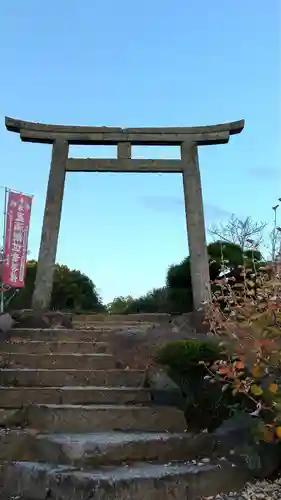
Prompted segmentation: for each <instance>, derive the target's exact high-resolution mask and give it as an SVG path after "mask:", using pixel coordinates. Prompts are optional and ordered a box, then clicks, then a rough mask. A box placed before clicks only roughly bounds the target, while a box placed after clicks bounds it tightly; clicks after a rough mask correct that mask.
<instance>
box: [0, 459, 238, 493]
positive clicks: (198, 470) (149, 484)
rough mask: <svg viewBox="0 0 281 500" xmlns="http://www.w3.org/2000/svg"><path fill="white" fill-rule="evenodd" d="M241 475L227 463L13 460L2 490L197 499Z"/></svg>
mask: <svg viewBox="0 0 281 500" xmlns="http://www.w3.org/2000/svg"><path fill="white" fill-rule="evenodd" d="M243 479H244V478H243ZM244 480H245V479H244ZM244 480H243V482H242V474H241V471H240V470H239V471H238V470H236V468H234V467H232V464H231V463H228V462H223V463H207V464H205V463H202V462H200V463H199V464H194V463H190V462H189V463H173V464H170V463H168V464H151V463H136V464H134V465H129V466H124V465H123V466H106V467H99V468H98V469H78V468H77V467H73V466H62V465H57V466H54V465H51V464H46V463H38V462H15V463H14V464H12V465H11V466H9V467H7V470H6V472H5V489H4V491H5V492H6V494H7V495H8V494H10V495H11V494H14V495H16V494H21V495H22V496H23V497H24V496H25V497H28V498H32V499H34V500H44V499H45V498H46V492H48V494H49V496H50V498H65V499H66V498H71V500H81V499H82V498H86V497H87V498H89V499H90V498H97V499H98V498H99V499H103V498H104V499H105V498H110V500H123V499H124V500H127V499H128V498H134V499H135V500H168V499H171V498H174V499H175V500H186V499H188V500H197V499H199V498H200V497H202V496H205V495H208V496H210V495H214V494H216V493H217V492H218V491H220V492H224V491H229V489H231V487H232V485H233V482H234V481H235V484H236V487H237V486H238V485H239V482H240V483H241V486H242V485H243V484H244ZM39 485H40V486H39ZM38 487H39V488H38ZM87 495H88V496H87ZM106 495H108V496H106Z"/></svg>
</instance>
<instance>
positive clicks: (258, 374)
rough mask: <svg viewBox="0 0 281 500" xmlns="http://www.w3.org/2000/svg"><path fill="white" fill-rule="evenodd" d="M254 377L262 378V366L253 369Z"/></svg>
mask: <svg viewBox="0 0 281 500" xmlns="http://www.w3.org/2000/svg"><path fill="white" fill-rule="evenodd" d="M252 375H253V377H256V378H258V377H261V376H262V369H261V366H260V365H255V366H254V367H253V369H252Z"/></svg>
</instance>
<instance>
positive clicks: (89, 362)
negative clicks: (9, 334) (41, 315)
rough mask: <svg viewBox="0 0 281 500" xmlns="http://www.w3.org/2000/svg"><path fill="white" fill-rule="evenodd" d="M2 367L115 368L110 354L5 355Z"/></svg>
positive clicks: (2, 359)
mask: <svg viewBox="0 0 281 500" xmlns="http://www.w3.org/2000/svg"><path fill="white" fill-rule="evenodd" d="M0 365H1V366H2V367H3V366H5V367H7V368H24V367H26V366H28V367H29V368H31V369H49V370H51V369H60V370H71V369H73V368H74V369H76V370H106V369H114V368H115V367H116V362H115V358H114V357H113V356H112V355H111V354H76V353H75V354H74V353H72V354H15V353H13V354H7V353H3V354H2V355H1V364H0Z"/></svg>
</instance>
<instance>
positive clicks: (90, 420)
mask: <svg viewBox="0 0 281 500" xmlns="http://www.w3.org/2000/svg"><path fill="white" fill-rule="evenodd" d="M27 421H28V427H30V428H35V429H40V430H42V431H46V432H63V433H64V432H84V433H87V432H104V431H110V430H112V431H144V432H149V431H156V432H165V431H167V432H184V431H185V429H186V422H185V418H184V414H183V412H182V411H180V410H178V409H176V408H168V407H167V408H165V407H157V406H121V405H118V406H117V405H88V406H82V405H45V406H39V405H38V406H37V405H33V406H30V407H29V408H28V410H27Z"/></svg>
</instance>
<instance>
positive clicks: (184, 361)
mask: <svg viewBox="0 0 281 500" xmlns="http://www.w3.org/2000/svg"><path fill="white" fill-rule="evenodd" d="M218 358H221V359H223V358H224V352H223V350H222V348H221V347H220V346H219V345H218V343H217V342H213V341H199V340H181V341H174V342H169V343H167V344H165V345H164V346H162V347H161V348H160V349H159V351H158V354H157V356H156V361H157V362H158V363H159V364H161V365H163V366H165V368H166V370H167V373H168V374H169V376H170V377H171V378H172V380H174V382H176V383H177V384H178V386H179V387H180V389H181V391H182V394H183V396H184V398H185V401H186V409H185V416H186V420H187V423H188V427H189V429H192V430H195V431H199V430H202V429H206V428H207V429H208V430H213V429H215V428H216V427H218V426H219V425H220V424H221V423H222V422H223V421H224V420H225V419H226V418H228V417H229V416H230V415H231V412H232V411H233V409H234V407H235V404H236V400H235V398H234V397H233V396H232V394H231V391H225V392H224V393H223V394H222V392H221V386H220V384H219V383H216V381H213V380H206V378H205V375H206V374H207V371H206V366H211V365H212V364H213V363H214V361H215V360H217V359H218Z"/></svg>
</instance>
